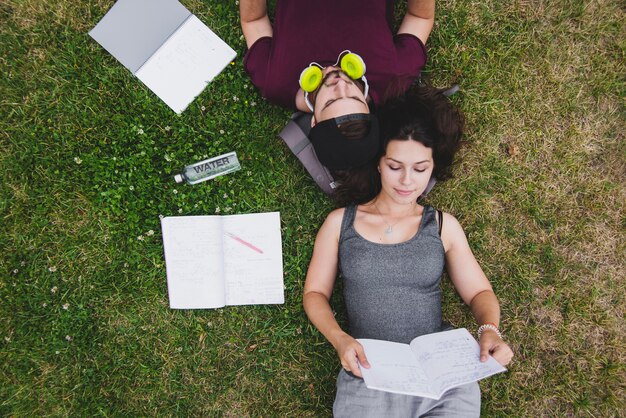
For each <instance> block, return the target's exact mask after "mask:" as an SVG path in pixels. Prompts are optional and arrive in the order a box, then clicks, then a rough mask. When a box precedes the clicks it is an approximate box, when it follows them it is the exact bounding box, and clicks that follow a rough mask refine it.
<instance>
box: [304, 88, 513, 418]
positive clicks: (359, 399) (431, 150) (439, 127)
mask: <svg viewBox="0 0 626 418" xmlns="http://www.w3.org/2000/svg"><path fill="white" fill-rule="evenodd" d="M379 118H380V123H381V140H382V152H381V156H380V158H379V159H378V161H377V164H376V165H375V166H374V165H373V167H372V169H371V173H370V174H366V175H365V176H363V177H362V178H363V179H368V178H369V179H371V178H374V179H375V182H374V183H373V185H374V186H373V188H372V189H371V190H370V193H369V196H368V195H367V193H366V194H363V193H362V190H363V187H355V188H354V189H353V190H355V195H356V196H355V197H354V198H353V199H351V200H350V199H349V195H350V188H349V187H348V186H347V185H344V190H343V193H341V194H340V195H341V196H342V197H343V198H344V199H348V201H352V202H355V203H356V204H351V205H348V206H347V207H345V208H341V209H337V210H334V211H333V212H331V213H330V214H329V215H328V217H327V218H326V221H325V222H324V224H323V225H322V227H321V228H320V231H319V233H318V235H317V239H316V241H315V248H314V251H313V257H312V259H311V263H310V265H309V270H308V273H307V277H306V283H305V286H304V309H305V311H306V313H307V315H308V317H309V319H310V320H311V322H312V323H313V324H314V325H315V326H316V327H317V328H318V329H319V330H320V332H321V333H322V334H323V335H324V336H325V337H326V338H327V339H328V341H329V342H330V343H331V344H332V345H333V347H334V348H335V349H336V350H337V354H338V355H339V359H340V360H341V365H342V366H343V368H342V369H341V371H340V372H339V376H338V377H337V394H336V398H335V403H334V406H333V412H334V415H335V416H358V417H364V416H399V417H400V416H401V417H407V416H428V415H437V416H463V417H468V416H479V414H480V389H479V386H478V383H477V382H474V383H470V384H466V385H463V386H459V387H456V388H453V389H451V390H449V391H447V392H446V393H445V394H444V395H443V397H442V398H441V399H439V400H433V399H428V398H422V397H417V396H408V395H399V394H394V393H388V392H383V391H377V390H371V389H368V388H367V387H366V386H365V383H364V382H363V380H362V378H361V376H362V375H361V372H360V370H359V367H366V368H367V367H369V364H368V362H367V358H366V356H365V353H364V351H363V348H362V346H361V345H360V344H359V342H358V341H356V338H373V339H381V340H389V341H395V342H400V343H409V342H410V341H411V340H412V339H413V338H415V337H417V336H419V335H423V334H429V333H433V332H438V331H442V330H445V329H446V328H447V327H446V325H444V323H443V321H442V309H441V290H440V281H441V276H442V273H443V269H444V267H445V268H446V269H447V271H448V274H449V276H450V278H451V279H452V283H453V284H454V287H455V289H456V291H457V292H458V293H459V295H460V296H461V298H462V299H463V300H464V301H465V303H467V304H468V305H469V306H470V308H471V310H472V313H473V314H474V318H475V319H476V322H477V324H478V325H479V326H480V337H479V338H480V340H479V344H480V357H481V361H486V359H487V356H488V354H491V355H492V356H493V357H494V358H495V359H496V360H497V361H498V362H499V363H500V364H502V365H506V364H508V363H509V362H510V361H511V358H512V357H513V353H512V351H511V349H510V348H509V346H508V345H507V344H506V343H505V342H504V341H503V340H502V338H501V337H500V333H499V331H498V324H499V321H500V305H499V304H498V300H497V298H496V296H495V294H494V292H493V290H492V288H491V285H490V283H489V280H488V279H487V277H486V276H485V274H484V273H483V271H482V269H481V268H480V266H479V265H478V263H477V262H476V259H475V258H474V255H473V254H472V251H471V249H470V247H469V245H468V243H467V239H466V237H465V234H464V232H463V229H462V227H461V226H460V225H459V223H458V221H457V220H456V218H454V216H452V215H450V214H448V213H442V212H440V211H437V210H435V209H434V208H432V207H430V206H422V205H420V204H418V203H417V202H416V201H417V199H418V197H419V196H420V195H421V194H422V192H423V191H424V189H425V188H426V186H427V184H428V181H429V179H430V178H431V176H434V177H436V178H437V179H438V180H443V179H445V178H447V177H448V176H449V173H450V168H451V164H452V161H453V158H454V154H455V152H456V150H457V149H458V145H459V140H460V137H461V134H462V129H463V119H462V116H461V115H460V114H459V113H458V111H457V110H456V109H455V108H454V107H453V106H452V105H451V103H450V102H449V101H448V99H447V98H446V97H445V96H443V95H442V94H441V93H440V92H439V91H438V90H435V89H432V88H424V87H422V88H419V89H417V90H413V91H412V92H409V93H408V94H407V96H406V97H404V98H400V99H396V100H394V101H392V102H390V103H388V104H387V105H385V106H384V107H383V108H381V110H380V113H379ZM372 173H373V174H372ZM354 181H355V180H354V179H353V182H354ZM357 181H358V180H357ZM363 181H369V180H363ZM357 190H360V191H357ZM338 269H339V270H340V271H341V274H342V278H343V281H344V283H343V297H344V300H345V306H346V310H347V316H348V322H349V332H345V331H343V330H342V329H341V328H340V326H339V324H338V323H337V321H336V320H335V317H334V315H333V311H332V309H331V307H330V304H329V299H330V296H331V293H332V290H333V286H334V284H335V278H336V277H337V273H338ZM359 365H360V366H359Z"/></svg>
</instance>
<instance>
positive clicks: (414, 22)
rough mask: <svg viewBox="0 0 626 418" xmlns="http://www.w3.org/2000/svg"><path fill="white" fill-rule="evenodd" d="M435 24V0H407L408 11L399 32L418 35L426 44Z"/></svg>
mask: <svg viewBox="0 0 626 418" xmlns="http://www.w3.org/2000/svg"><path fill="white" fill-rule="evenodd" d="M434 24H435V0H407V11H406V14H405V15H404V19H402V24H401V25H400V29H398V33H410V34H411V35H415V36H417V37H418V38H419V39H420V41H422V43H423V44H424V45H426V41H427V40H428V35H430V32H431V31H432V29H433V25H434Z"/></svg>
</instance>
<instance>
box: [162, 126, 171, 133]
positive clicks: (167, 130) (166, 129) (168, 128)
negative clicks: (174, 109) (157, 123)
mask: <svg viewBox="0 0 626 418" xmlns="http://www.w3.org/2000/svg"><path fill="white" fill-rule="evenodd" d="M163 129H165V131H166V132H169V131H170V129H172V128H170V127H169V126H166V127H165V128H163Z"/></svg>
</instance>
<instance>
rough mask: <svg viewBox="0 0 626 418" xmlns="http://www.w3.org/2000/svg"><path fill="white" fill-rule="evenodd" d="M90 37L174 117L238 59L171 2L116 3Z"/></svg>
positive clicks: (132, 0) (129, 0)
mask: <svg viewBox="0 0 626 418" xmlns="http://www.w3.org/2000/svg"><path fill="white" fill-rule="evenodd" d="M89 35H90V36H91V37H92V38H93V39H95V40H96V41H97V42H98V43H99V44H100V45H102V46H103V47H104V48H105V49H106V50H107V51H109V53H110V54H111V55H113V56H114V57H115V58H117V59H118V61H120V62H121V63H122V64H123V65H124V66H125V67H126V68H128V69H129V70H130V71H131V72H132V73H133V74H134V75H135V76H136V77H137V78H139V79H140V80H141V81H142V82H143V83H144V84H145V85H146V86H148V88H150V90H152V91H153V92H154V93H155V94H156V95H157V96H159V97H160V98H161V100H163V101H164V102H165V103H166V104H167V105H168V106H169V107H171V108H172V110H174V111H175V112H176V113H181V112H182V111H183V110H185V108H187V106H188V105H189V104H190V103H191V102H192V101H193V99H194V98H195V97H196V96H198V95H199V94H200V93H201V92H202V90H204V88H205V87H206V85H207V84H208V83H210V82H211V81H212V80H213V78H215V76H217V75H218V74H219V73H220V72H221V71H222V70H223V69H224V67H226V65H228V63H229V62H231V61H232V60H233V59H234V58H235V56H236V55H237V53H236V52H235V51H234V50H233V49H232V48H231V47H230V46H228V45H227V44H226V43H225V42H224V41H223V40H222V39H220V38H219V37H218V36H217V35H216V34H215V33H213V31H211V29H209V28H208V27H207V26H206V25H205V24H204V23H202V22H201V21H200V19H198V18H197V17H196V16H194V15H193V14H192V13H191V12H190V11H189V10H187V9H186V8H185V6H183V5H182V4H180V3H179V2H178V1H176V0H118V1H117V2H116V3H115V4H114V5H113V7H112V8H111V9H110V10H109V12H108V13H107V14H106V15H105V16H104V17H103V18H102V20H100V22H99V23H98V24H97V25H96V27H94V28H93V29H92V30H91V31H90V32H89Z"/></svg>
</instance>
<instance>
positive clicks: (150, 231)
mask: <svg viewBox="0 0 626 418" xmlns="http://www.w3.org/2000/svg"><path fill="white" fill-rule="evenodd" d="M146 235H147V236H149V237H151V236H152V235H154V231H153V230H152V229H151V230H149V231H148V232H146Z"/></svg>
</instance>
